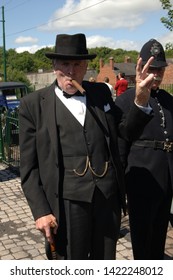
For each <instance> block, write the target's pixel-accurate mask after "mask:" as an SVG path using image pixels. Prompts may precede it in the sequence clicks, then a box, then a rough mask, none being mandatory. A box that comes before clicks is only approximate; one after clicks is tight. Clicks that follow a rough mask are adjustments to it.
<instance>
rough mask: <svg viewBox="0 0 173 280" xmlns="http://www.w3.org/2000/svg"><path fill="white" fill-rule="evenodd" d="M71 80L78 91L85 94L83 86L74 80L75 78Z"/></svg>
mask: <svg viewBox="0 0 173 280" xmlns="http://www.w3.org/2000/svg"><path fill="white" fill-rule="evenodd" d="M71 82H72V84H73V85H74V86H75V88H77V89H78V90H79V91H80V93H82V94H85V90H84V88H83V87H82V86H81V85H80V84H79V83H78V82H76V80H71Z"/></svg>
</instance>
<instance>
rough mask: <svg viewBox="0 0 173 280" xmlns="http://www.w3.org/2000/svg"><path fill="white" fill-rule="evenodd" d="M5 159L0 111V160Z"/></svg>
mask: <svg viewBox="0 0 173 280" xmlns="http://www.w3.org/2000/svg"><path fill="white" fill-rule="evenodd" d="M3 159H4V142H3V135H2V121H1V113H0V162H1V161H2V160H3Z"/></svg>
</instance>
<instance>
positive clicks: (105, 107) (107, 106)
mask: <svg viewBox="0 0 173 280" xmlns="http://www.w3.org/2000/svg"><path fill="white" fill-rule="evenodd" d="M110 109H111V107H110V105H109V104H107V105H104V111H105V112H107V111H109V110H110Z"/></svg>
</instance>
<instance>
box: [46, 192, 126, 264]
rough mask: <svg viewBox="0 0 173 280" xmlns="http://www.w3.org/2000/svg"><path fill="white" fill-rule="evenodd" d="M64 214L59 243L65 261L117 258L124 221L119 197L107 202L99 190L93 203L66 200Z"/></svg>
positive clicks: (60, 224)
mask: <svg viewBox="0 0 173 280" xmlns="http://www.w3.org/2000/svg"><path fill="white" fill-rule="evenodd" d="M61 211H62V212H61V214H60V221H59V229H58V234H57V236H56V244H57V251H58V253H59V254H60V255H62V256H64V259H70V260H87V259H107V260H108V259H115V252H116V242H117V239H118V237H119V231H120V220H121V210H120V205H119V200H118V199H117V196H115V195H114V196H111V197H110V198H109V199H106V198H105V197H104V196H103V194H102V193H101V192H100V191H99V190H98V189H97V188H96V190H95V193H94V197H93V201H92V203H87V202H78V201H70V200H64V203H63V207H62V208H61ZM47 255H48V258H50V259H51V256H50V255H49V253H48V251H47Z"/></svg>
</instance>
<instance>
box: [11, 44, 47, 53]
mask: <svg viewBox="0 0 173 280" xmlns="http://www.w3.org/2000/svg"><path fill="white" fill-rule="evenodd" d="M50 47H52V46H50ZM42 48H46V46H38V45H33V46H23V47H18V48H15V51H16V52H17V53H22V52H25V51H27V52H29V53H35V52H36V51H38V50H40V49H42Z"/></svg>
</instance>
